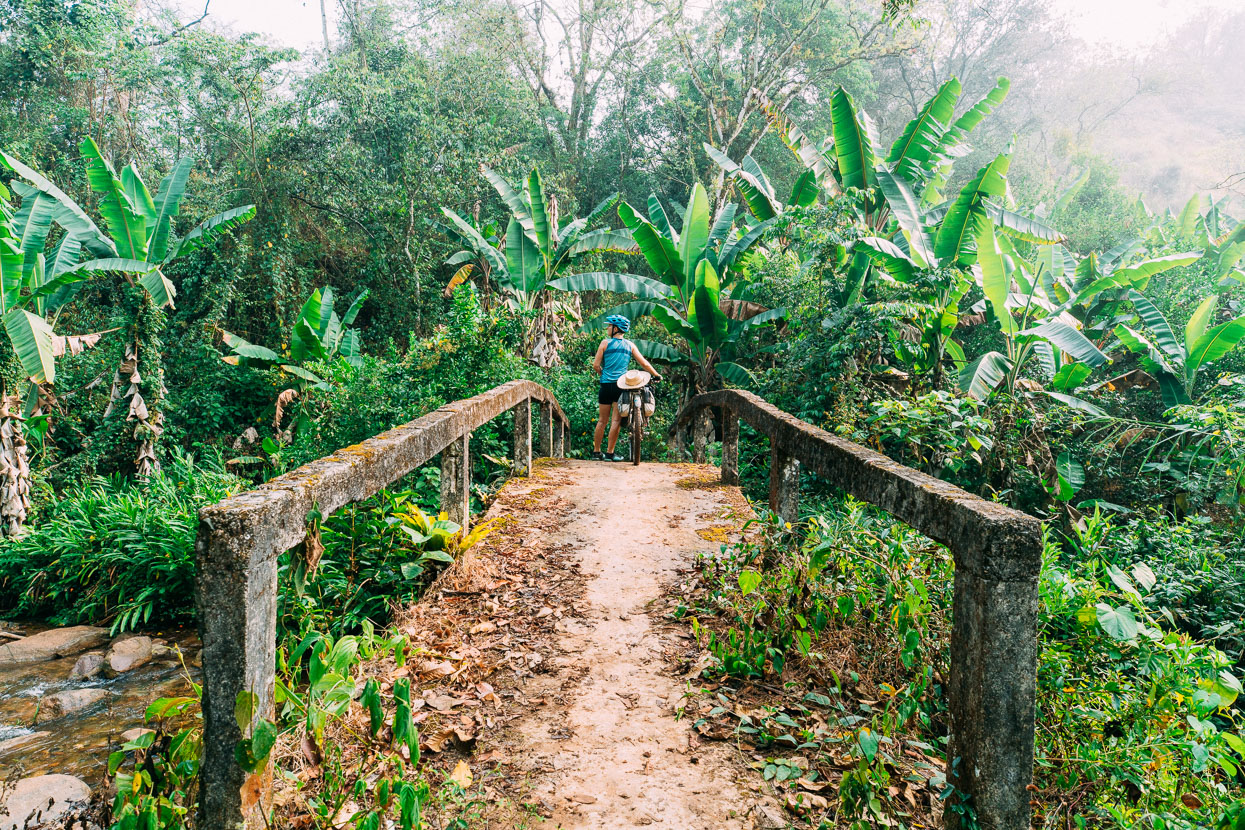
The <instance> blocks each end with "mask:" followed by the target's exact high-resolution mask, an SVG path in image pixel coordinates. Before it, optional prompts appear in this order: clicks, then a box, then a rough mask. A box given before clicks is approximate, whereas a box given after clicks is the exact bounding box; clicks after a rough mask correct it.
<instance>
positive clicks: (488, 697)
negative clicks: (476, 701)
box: [476, 683, 501, 704]
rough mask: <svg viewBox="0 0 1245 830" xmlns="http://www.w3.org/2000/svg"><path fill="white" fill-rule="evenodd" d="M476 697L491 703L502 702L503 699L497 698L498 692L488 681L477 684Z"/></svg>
mask: <svg viewBox="0 0 1245 830" xmlns="http://www.w3.org/2000/svg"><path fill="white" fill-rule="evenodd" d="M476 697H478V698H480V700H484V701H487V702H489V703H495V704H500V703H501V701H500V700H498V698H497V693H496V692H494V691H493V687H492V686H491V685H489V684H488V683H481V684H480V685H478V686H476Z"/></svg>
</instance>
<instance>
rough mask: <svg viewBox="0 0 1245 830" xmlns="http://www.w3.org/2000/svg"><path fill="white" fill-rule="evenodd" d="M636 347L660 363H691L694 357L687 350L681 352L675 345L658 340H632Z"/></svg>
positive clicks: (650, 358) (647, 356) (641, 352)
mask: <svg viewBox="0 0 1245 830" xmlns="http://www.w3.org/2000/svg"><path fill="white" fill-rule="evenodd" d="M631 342H632V343H634V344H635V346H636V348H637V349H639V350H640V354H642V355H644V356H645V357H646V358H648V359H649V360H653V361H657V362H659V363H673V364H676V365H677V364H682V363H691V362H692V359H691V357H689V356H688V355H687V353H686V352H681V351H679V350H678V349H676V348H674V347H673V346H667V345H666V344H665V343H659V342H657V341H656V340H632V341H631Z"/></svg>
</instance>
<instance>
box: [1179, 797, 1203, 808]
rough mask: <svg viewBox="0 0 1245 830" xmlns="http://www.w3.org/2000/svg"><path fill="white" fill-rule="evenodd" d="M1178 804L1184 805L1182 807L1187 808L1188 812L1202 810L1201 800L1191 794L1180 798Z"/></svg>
mask: <svg viewBox="0 0 1245 830" xmlns="http://www.w3.org/2000/svg"><path fill="white" fill-rule="evenodd" d="M1180 803H1182V804H1184V806H1186V807H1188V808H1189V809H1190V810H1200V809H1202V799H1200V798H1198V797H1197V796H1196V795H1194V794H1193V793H1185V794H1184V795H1182V796H1180Z"/></svg>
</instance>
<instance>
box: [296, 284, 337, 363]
mask: <svg viewBox="0 0 1245 830" xmlns="http://www.w3.org/2000/svg"><path fill="white" fill-rule="evenodd" d="M325 290H328V289H320V288H317V289H316V290H315V291H312V292H311V294H310V296H308V297H307V299H306V300H305V301H304V302H303V307H302V308H301V309H299V311H298V317H297V318H295V322H294V329H293V331H292V332H291V333H290V356H291V357H293V358H294V359H295V360H296V361H298V362H300V363H301V362H302V361H303V360H306V359H307V357H309V356H311V357H316V356H321V355H323V353H324V344H323V343H321V342H320V334H319V332H317V330H316V329H317V327H318V326H319V324H320V319H321V316H322V315H323V313H324V308H325V302H324V292H325ZM331 296H332V295H331V293H330V297H331ZM330 313H331V312H330Z"/></svg>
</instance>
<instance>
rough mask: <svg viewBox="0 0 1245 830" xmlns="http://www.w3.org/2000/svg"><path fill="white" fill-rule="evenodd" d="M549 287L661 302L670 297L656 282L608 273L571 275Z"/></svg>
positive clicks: (555, 281)
mask: <svg viewBox="0 0 1245 830" xmlns="http://www.w3.org/2000/svg"><path fill="white" fill-rule="evenodd" d="M549 287H550V288H556V289H558V290H560V291H613V292H615V293H617V294H634V295H636V296H637V297H639V298H641V299H644V300H662V299H665V298H666V297H668V296H669V295H670V288H669V287H668V286H666V285H665V284H664V283H660V282H658V281H657V280H651V279H648V278H647V277H640V276H636V275H635V274H615V273H611V272H608V271H591V272H588V273H585V274H572V275H571V276H569V277H561V278H559V279H556V280H551V281H550V282H549Z"/></svg>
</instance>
